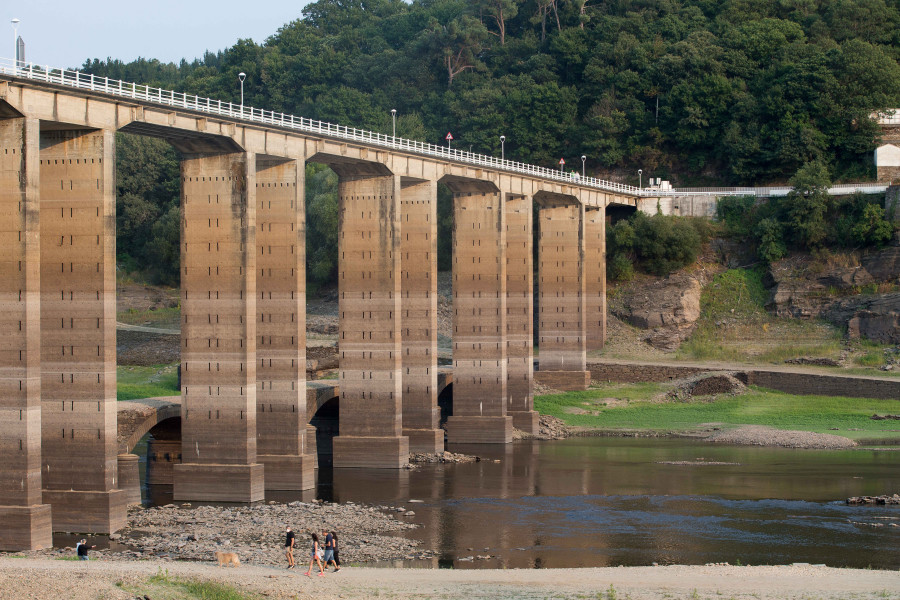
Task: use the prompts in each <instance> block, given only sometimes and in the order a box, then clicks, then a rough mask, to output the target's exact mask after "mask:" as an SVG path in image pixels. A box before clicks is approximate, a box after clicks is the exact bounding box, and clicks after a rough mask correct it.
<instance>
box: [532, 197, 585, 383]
mask: <svg viewBox="0 0 900 600" xmlns="http://www.w3.org/2000/svg"><path fill="white" fill-rule="evenodd" d="M584 243H585V239H584V206H583V205H582V204H576V203H571V204H551V205H549V206H544V207H542V208H541V209H540V243H539V250H538V251H539V265H538V269H539V272H538V276H539V283H540V297H539V302H540V321H539V327H540V330H539V335H540V337H539V338H538V344H539V346H540V372H539V373H538V375H537V376H536V377H537V378H538V379H539V380H540V381H542V382H544V383H547V384H548V385H551V386H552V387H556V388H559V389H571V390H578V389H586V388H587V386H588V384H590V372H588V371H586V370H585V362H586V361H585V358H586V356H585V354H586V330H585V302H584V301H585V278H584V247H585V246H584Z"/></svg>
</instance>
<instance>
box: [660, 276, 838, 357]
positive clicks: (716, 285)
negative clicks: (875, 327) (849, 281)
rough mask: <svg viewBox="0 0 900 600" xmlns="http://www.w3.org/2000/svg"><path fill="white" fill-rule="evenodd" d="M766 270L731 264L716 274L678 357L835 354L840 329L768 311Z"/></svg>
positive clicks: (836, 352) (705, 290) (701, 298)
mask: <svg viewBox="0 0 900 600" xmlns="http://www.w3.org/2000/svg"><path fill="white" fill-rule="evenodd" d="M764 277H765V269H764V268H762V267H756V268H753V269H729V270H727V271H725V272H723V273H719V274H718V275H716V276H715V277H714V278H713V280H712V281H711V282H710V283H709V284H708V285H706V286H705V287H704V289H703V292H702V294H701V296H700V318H699V319H698V320H697V328H696V330H695V331H694V333H693V334H692V335H691V337H690V338H688V339H687V340H686V341H685V342H684V343H683V344H682V345H681V348H680V349H679V350H678V353H677V355H676V356H677V358H679V359H685V360H717V361H729V362H752V363H782V362H784V361H785V360H788V359H792V358H799V357H811V358H834V359H837V358H838V357H839V355H840V352H841V338H842V332H841V331H840V329H839V328H837V327H834V326H833V325H830V324H827V323H824V322H819V321H803V320H799V319H783V318H779V317H776V316H775V315H773V314H771V313H769V312H768V311H766V308H765V305H766V302H768V300H769V292H768V290H766V287H765V285H764V283H763V278H764Z"/></svg>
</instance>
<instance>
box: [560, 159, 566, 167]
mask: <svg viewBox="0 0 900 600" xmlns="http://www.w3.org/2000/svg"><path fill="white" fill-rule="evenodd" d="M564 164H566V159H564V158H561V159H559V166H563V165H564Z"/></svg>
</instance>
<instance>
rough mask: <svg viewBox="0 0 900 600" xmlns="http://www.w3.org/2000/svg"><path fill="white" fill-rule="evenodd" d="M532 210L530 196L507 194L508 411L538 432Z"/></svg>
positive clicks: (525, 428)
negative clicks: (535, 407)
mask: <svg viewBox="0 0 900 600" xmlns="http://www.w3.org/2000/svg"><path fill="white" fill-rule="evenodd" d="M532 214H533V211H532V208H531V198H530V197H528V196H514V195H506V353H507V356H506V358H507V367H506V368H507V373H506V375H507V378H506V395H507V403H506V411H507V414H509V415H510V416H511V417H512V419H513V427H515V428H516V429H520V430H522V431H527V432H528V433H537V432H538V414H537V412H535V410H534V386H533V383H534V381H533V380H534V272H533V262H534V259H533V257H532V244H533V239H534V236H533V232H532V226H533V224H532Z"/></svg>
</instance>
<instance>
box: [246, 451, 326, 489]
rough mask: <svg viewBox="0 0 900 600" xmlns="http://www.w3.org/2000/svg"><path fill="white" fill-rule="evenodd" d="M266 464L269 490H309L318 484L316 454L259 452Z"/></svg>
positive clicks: (261, 461)
mask: <svg viewBox="0 0 900 600" xmlns="http://www.w3.org/2000/svg"><path fill="white" fill-rule="evenodd" d="M256 460H258V461H259V462H260V463H261V464H262V465H264V466H265V473H266V489H267V490H279V491H281V490H295V491H296V490H308V489H311V488H313V487H315V485H316V472H315V469H316V464H315V463H316V461H315V455H313V456H310V455H308V454H304V455H302V456H286V455H282V454H257V455H256Z"/></svg>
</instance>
